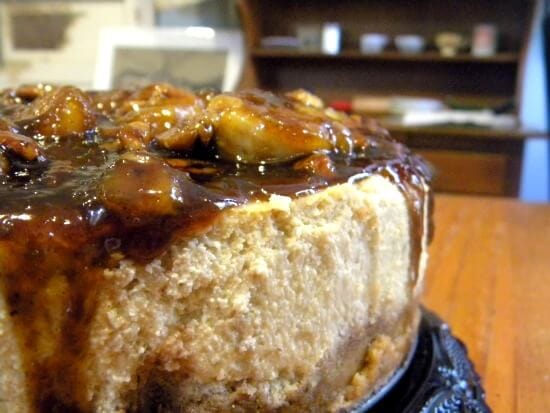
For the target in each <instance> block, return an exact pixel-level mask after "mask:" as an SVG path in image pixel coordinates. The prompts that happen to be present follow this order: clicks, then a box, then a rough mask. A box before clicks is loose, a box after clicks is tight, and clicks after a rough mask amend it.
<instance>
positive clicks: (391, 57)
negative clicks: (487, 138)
mask: <svg viewBox="0 0 550 413" xmlns="http://www.w3.org/2000/svg"><path fill="white" fill-rule="evenodd" d="M251 55H252V57H253V58H255V59H303V60H308V59H310V60H320V59H322V60H364V61H399V62H427V63H429V62H433V63H475V64H517V63H518V61H519V54H518V53H515V52H502V53H498V54H496V55H494V56H487V57H478V56H473V55H471V54H467V53H461V54H458V55H456V56H442V55H441V54H439V53H438V52H435V51H428V52H423V53H418V54H406V53H400V52H398V51H386V52H382V53H376V54H365V53H361V52H360V51H358V50H344V51H342V52H341V53H338V54H334V55H332V54H325V53H321V52H317V51H304V50H294V49H283V48H281V49H277V48H256V49H253V50H252V51H251Z"/></svg>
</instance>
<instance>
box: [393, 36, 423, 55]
mask: <svg viewBox="0 0 550 413" xmlns="http://www.w3.org/2000/svg"><path fill="white" fill-rule="evenodd" d="M394 42H395V47H397V50H399V51H400V52H401V53H410V54H414V53H420V52H422V51H423V50H424V46H426V40H425V39H424V38H423V37H422V36H419V35H417V34H400V35H398V36H395V39H394Z"/></svg>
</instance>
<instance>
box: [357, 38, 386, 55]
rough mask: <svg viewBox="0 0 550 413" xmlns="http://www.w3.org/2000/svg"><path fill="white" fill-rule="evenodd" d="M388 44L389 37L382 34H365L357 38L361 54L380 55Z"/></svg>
mask: <svg viewBox="0 0 550 413" xmlns="http://www.w3.org/2000/svg"><path fill="white" fill-rule="evenodd" d="M388 43H389V37H388V36H387V35H385V34H382V33H365V34H362V35H361V37H360V38H359V49H360V50H361V53H366V54H374V53H380V52H382V50H384V48H385V47H386V46H387V44H388Z"/></svg>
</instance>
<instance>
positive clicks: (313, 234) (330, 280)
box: [0, 85, 429, 412]
mask: <svg viewBox="0 0 550 413" xmlns="http://www.w3.org/2000/svg"><path fill="white" fill-rule="evenodd" d="M0 98H1V99H0V100H1V102H0V197H2V199H3V202H2V203H0V290H1V293H2V294H1V298H0V311H1V312H2V316H1V317H0V353H1V354H6V355H9V358H7V359H6V361H5V363H6V366H5V367H6V368H4V369H0V403H3V404H4V405H5V406H8V409H10V411H16V410H17V409H19V410H20V411H30V412H34V411H37V412H50V411H75V412H93V411H105V412H107V411H151V410H159V409H160V410H161V411H228V410H231V411H239V410H241V411H255V410H263V411H273V410H278V411H308V410H309V411H319V410H321V411H326V410H329V411H330V410H341V409H346V408H348V407H349V406H350V405H352V404H353V403H354V401H355V400H356V399H358V398H360V397H362V396H365V395H367V394H369V393H370V392H371V391H372V390H373V389H375V388H376V387H378V386H379V385H381V384H382V383H383V382H384V381H385V380H387V378H388V377H389V376H391V374H392V372H393V371H394V370H395V369H396V368H397V366H398V365H399V363H401V361H402V359H403V357H404V355H405V354H406V352H407V348H408V347H409V346H410V341H411V339H412V338H413V337H414V334H415V333H414V332H415V329H416V323H417V321H416V319H417V312H418V294H419V291H420V290H421V284H422V273H423V268H424V266H425V258H426V244H427V238H428V236H427V234H428V230H427V224H428V220H429V208H428V200H429V188H428V187H427V183H426V182H427V181H426V171H425V169H424V167H423V164H422V162H421V160H419V159H417V158H416V157H415V156H414V155H412V154H411V153H410V152H409V151H408V150H407V149H406V148H405V147H403V145H401V144H399V143H397V142H395V141H392V140H391V139H390V138H389V136H388V135H387V132H385V131H383V130H381V129H380V128H379V127H378V126H376V125H375V124H373V123H372V122H368V121H366V122H365V121H362V120H361V119H360V118H358V117H347V116H346V115H345V114H342V113H339V112H335V111H333V110H332V109H330V108H325V107H324V105H323V104H322V102H321V101H320V100H319V99H318V98H316V97H315V96H313V95H310V94H308V93H307V92H304V91H295V92H291V93H289V94H286V95H285V96H275V95H273V94H270V93H267V92H261V91H243V92H238V93H235V94H219V95H214V94H212V93H202V94H193V93H191V92H189V91H185V90H181V89H176V88H173V87H171V86H169V85H152V86H150V87H147V88H144V89H142V90H137V91H133V92H132V91H114V92H105V93H89V92H84V91H81V90H78V89H75V88H72V87H61V88H55V87H54V88H52V87H39V88H19V89H14V90H9V91H6V92H3V94H2V95H1V96H0ZM1 363H2V362H0V364H1ZM8 363H9V366H8ZM0 367H2V366H1V365H0ZM12 408H13V409H12Z"/></svg>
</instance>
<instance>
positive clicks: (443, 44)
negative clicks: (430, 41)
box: [435, 32, 468, 56]
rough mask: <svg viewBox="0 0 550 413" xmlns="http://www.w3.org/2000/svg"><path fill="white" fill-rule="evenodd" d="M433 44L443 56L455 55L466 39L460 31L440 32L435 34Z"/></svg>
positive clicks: (465, 43) (464, 45)
mask: <svg viewBox="0 0 550 413" xmlns="http://www.w3.org/2000/svg"><path fill="white" fill-rule="evenodd" d="M435 44H436V46H437V48H438V49H439V52H440V53H441V54H442V55H443V56H455V55H456V54H457V53H458V52H459V51H460V50H461V49H463V48H464V47H466V46H467V45H468V41H467V40H466V38H465V37H464V36H462V35H461V34H460V33H455V32H441V33H438V34H437V35H436V36H435Z"/></svg>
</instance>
